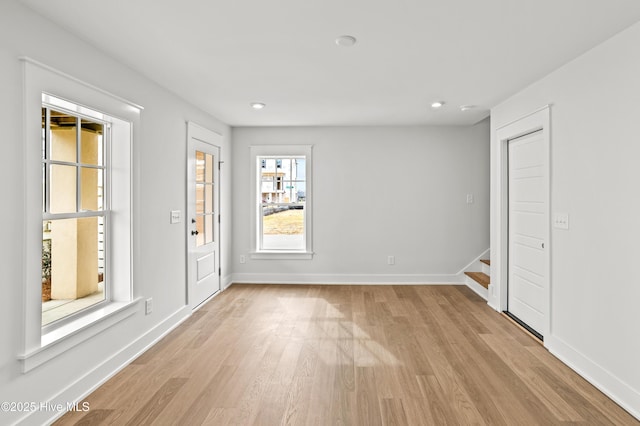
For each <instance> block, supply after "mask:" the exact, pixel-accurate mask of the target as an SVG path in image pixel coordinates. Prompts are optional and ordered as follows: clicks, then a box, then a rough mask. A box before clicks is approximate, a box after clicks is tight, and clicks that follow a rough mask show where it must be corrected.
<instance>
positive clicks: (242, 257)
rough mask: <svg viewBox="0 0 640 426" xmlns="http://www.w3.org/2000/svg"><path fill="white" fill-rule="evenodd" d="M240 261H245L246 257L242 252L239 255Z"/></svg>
mask: <svg viewBox="0 0 640 426" xmlns="http://www.w3.org/2000/svg"><path fill="white" fill-rule="evenodd" d="M240 263H247V258H246V257H244V254H241V255H240Z"/></svg>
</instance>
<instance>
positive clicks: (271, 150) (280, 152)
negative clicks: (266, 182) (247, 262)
mask: <svg viewBox="0 0 640 426" xmlns="http://www.w3.org/2000/svg"><path fill="white" fill-rule="evenodd" d="M249 150H250V171H251V191H250V194H251V226H250V232H251V253H250V257H251V258H252V259H282V260H286V259H291V260H294V259H300V260H304V259H312V258H313V232H312V228H313V226H312V224H313V184H312V181H313V158H312V151H313V146H312V145H254V146H251V147H249ZM261 157H269V158H292V157H304V158H305V183H306V185H305V202H304V212H305V221H304V247H303V248H302V249H299V250H296V249H286V250H264V249H261V248H260V241H261V237H262V235H261V232H262V227H261V222H260V221H261V219H262V212H261V208H262V198H261V186H262V177H261V173H260V172H259V170H260V168H261V167H260V164H259V161H258V158H261Z"/></svg>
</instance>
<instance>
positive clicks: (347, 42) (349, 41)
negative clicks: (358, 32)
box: [336, 35, 358, 47]
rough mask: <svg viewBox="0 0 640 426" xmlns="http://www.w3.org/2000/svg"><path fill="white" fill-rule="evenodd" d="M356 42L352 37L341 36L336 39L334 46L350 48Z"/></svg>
mask: <svg viewBox="0 0 640 426" xmlns="http://www.w3.org/2000/svg"><path fill="white" fill-rule="evenodd" d="M357 41H358V40H357V39H356V38H355V37H354V36H350V35H341V36H340V37H338V38H337V39H336V44H337V45H338V46H342V47H351V46H353V45H354V44H356V42H357Z"/></svg>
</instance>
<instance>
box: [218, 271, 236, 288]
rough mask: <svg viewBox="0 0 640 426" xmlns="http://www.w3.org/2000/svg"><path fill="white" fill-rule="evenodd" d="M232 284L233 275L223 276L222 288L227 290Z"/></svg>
mask: <svg viewBox="0 0 640 426" xmlns="http://www.w3.org/2000/svg"><path fill="white" fill-rule="evenodd" d="M231 284H233V276H232V275H231V274H229V275H225V276H224V277H222V281H221V282H220V287H221V290H222V291H225V290H226V289H228V288H229V286H230V285H231Z"/></svg>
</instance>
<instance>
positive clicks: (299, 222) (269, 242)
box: [262, 206, 304, 250]
mask: <svg viewBox="0 0 640 426" xmlns="http://www.w3.org/2000/svg"><path fill="white" fill-rule="evenodd" d="M262 233H263V237H262V241H263V243H262V248H263V249H265V250H278V249H280V250H282V249H289V250H302V249H304V208H303V206H262Z"/></svg>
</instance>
